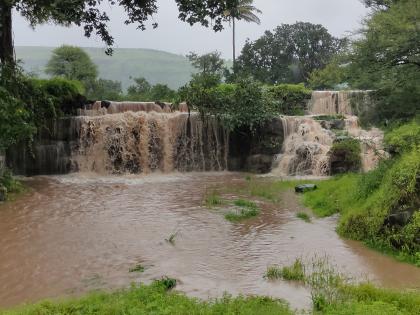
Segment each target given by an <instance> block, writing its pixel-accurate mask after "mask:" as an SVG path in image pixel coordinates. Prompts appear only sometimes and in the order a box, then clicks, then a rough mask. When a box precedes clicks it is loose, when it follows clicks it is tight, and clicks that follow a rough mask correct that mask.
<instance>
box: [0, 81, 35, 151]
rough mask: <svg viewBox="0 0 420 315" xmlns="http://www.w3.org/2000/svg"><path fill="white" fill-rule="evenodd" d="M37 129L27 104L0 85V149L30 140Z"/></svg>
mask: <svg viewBox="0 0 420 315" xmlns="http://www.w3.org/2000/svg"><path fill="white" fill-rule="evenodd" d="M35 131H36V127H35V122H34V121H33V120H32V114H31V112H30V111H29V110H28V109H27V108H26V106H25V104H24V103H23V102H22V101H21V100H19V99H17V98H16V97H14V96H13V95H11V94H10V93H9V92H8V91H7V90H6V89H5V88H3V87H1V86H0V151H2V150H5V149H7V148H8V147H9V146H11V145H13V144H16V143H18V142H20V141H26V140H30V139H31V138H32V136H33V134H34V133H35Z"/></svg>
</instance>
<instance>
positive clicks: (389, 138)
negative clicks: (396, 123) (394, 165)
mask: <svg viewBox="0 0 420 315" xmlns="http://www.w3.org/2000/svg"><path fill="white" fill-rule="evenodd" d="M385 143H386V144H387V146H388V149H389V150H390V151H392V152H394V153H402V152H405V151H408V150H410V149H413V148H414V147H416V146H419V145H420V123H418V122H416V121H412V122H411V123H408V124H405V125H402V126H400V127H398V128H396V129H394V130H392V131H391V132H388V133H387V134H386V135H385Z"/></svg>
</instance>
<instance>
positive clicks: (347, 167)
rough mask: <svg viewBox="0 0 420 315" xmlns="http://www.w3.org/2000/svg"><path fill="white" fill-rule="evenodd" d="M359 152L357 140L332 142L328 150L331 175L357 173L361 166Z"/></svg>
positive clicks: (348, 139)
mask: <svg viewBox="0 0 420 315" xmlns="http://www.w3.org/2000/svg"><path fill="white" fill-rule="evenodd" d="M361 152H362V150H361V147H360V142H359V140H357V139H354V138H344V139H342V140H339V141H336V142H334V144H333V145H332V147H331V150H330V156H331V157H332V162H331V171H332V172H333V174H337V173H346V172H356V171H359V170H360V167H361V165H362V159H361ZM336 164H337V165H336Z"/></svg>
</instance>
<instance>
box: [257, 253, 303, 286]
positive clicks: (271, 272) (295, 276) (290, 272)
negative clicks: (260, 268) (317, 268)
mask: <svg viewBox="0 0 420 315" xmlns="http://www.w3.org/2000/svg"><path fill="white" fill-rule="evenodd" d="M264 278H266V279H269V280H276V279H284V280H289V281H304V280H305V266H304V264H303V262H302V260H301V259H300V258H297V259H296V260H295V261H294V263H293V264H292V265H290V266H284V267H280V266H269V267H268V268H267V271H266V272H265V274H264Z"/></svg>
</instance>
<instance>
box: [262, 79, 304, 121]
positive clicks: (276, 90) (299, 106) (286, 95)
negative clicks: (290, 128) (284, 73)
mask: <svg viewBox="0 0 420 315" xmlns="http://www.w3.org/2000/svg"><path fill="white" fill-rule="evenodd" d="M267 92H268V94H269V95H270V96H271V97H272V98H273V101H274V104H275V107H276V109H277V111H278V112H279V113H281V114H284V115H303V114H304V111H305V108H306V103H307V102H308V101H309V99H310V98H311V95H312V91H311V90H310V89H307V88H305V86H304V85H303V84H278V85H273V86H270V87H267Z"/></svg>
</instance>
